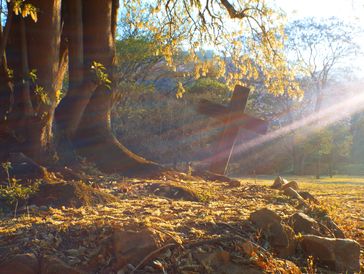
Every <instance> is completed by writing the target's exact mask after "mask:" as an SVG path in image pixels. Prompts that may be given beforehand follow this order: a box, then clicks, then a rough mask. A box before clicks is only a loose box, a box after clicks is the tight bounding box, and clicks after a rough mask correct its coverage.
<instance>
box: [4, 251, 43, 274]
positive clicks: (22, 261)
mask: <svg viewBox="0 0 364 274" xmlns="http://www.w3.org/2000/svg"><path fill="white" fill-rule="evenodd" d="M0 273H1V274H38V273H39V261H38V259H37V257H36V256H35V255H34V254H33V253H28V254H18V255H15V256H14V257H12V258H10V259H8V260H7V261H5V262H4V263H3V264H1V265H0Z"/></svg>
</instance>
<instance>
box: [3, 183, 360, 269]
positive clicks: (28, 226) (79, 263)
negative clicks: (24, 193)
mask: <svg viewBox="0 0 364 274" xmlns="http://www.w3.org/2000/svg"><path fill="white" fill-rule="evenodd" d="M287 179H288V180H293V179H294V180H295V181H297V182H298V184H299V187H300V189H301V190H305V191H309V192H310V193H311V194H313V195H314V196H315V197H316V198H317V199H318V200H319V201H320V205H318V206H315V207H314V208H312V209H311V211H310V214H311V215H312V214H313V215H315V214H317V215H320V214H323V213H328V214H329V216H331V217H332V219H333V220H334V221H335V222H337V224H338V225H339V227H340V228H341V229H343V231H344V233H345V235H346V236H347V237H348V238H352V239H354V240H356V241H358V242H359V243H360V244H361V246H362V250H361V261H362V265H363V263H364V250H363V246H364V178H363V177H360V178H359V177H351V178H349V177H343V176H338V177H335V178H333V179H331V178H324V179H321V180H315V179H313V178H309V177H294V178H287ZM273 180H274V177H273V176H270V177H268V176H267V177H265V176H264V177H258V178H239V181H240V184H238V185H232V184H230V183H227V182H217V181H216V182H211V181H204V180H202V179H201V180H197V179H193V178H192V177H188V176H186V177H183V176H182V177H178V176H175V178H173V177H168V176H167V177H165V178H160V179H158V180H156V179H154V180H139V179H126V178H118V177H101V178H99V181H98V182H97V183H95V186H96V187H97V188H98V190H100V191H103V192H107V193H110V194H113V195H115V196H117V198H118V201H116V202H109V203H106V204H98V205H94V206H82V207H79V208H73V207H64V206H63V207H62V206H61V207H59V208H53V207H47V206H35V205H29V207H28V208H27V209H26V208H24V209H20V210H19V214H18V217H17V218H13V217H12V214H10V215H5V216H3V217H2V218H1V220H0V247H1V248H0V261H1V260H2V259H4V258H5V257H8V256H9V252H10V253H12V254H19V253H26V252H33V253H42V254H52V256H56V257H57V258H59V259H61V260H63V261H65V262H67V263H68V264H69V265H71V266H74V267H79V268H83V267H86V266H87V265H88V264H90V262H91V261H92V260H93V257H94V255H95V254H96V253H97V252H98V250H99V245H100V243H101V242H102V241H104V240H105V239H106V238H107V237H109V236H110V234H111V233H112V231H113V230H114V229H115V228H118V229H119V228H120V229H128V228H130V227H132V228H135V227H138V228H145V227H148V228H152V229H155V230H157V231H160V232H161V233H163V234H164V235H168V237H170V238H171V239H173V241H174V242H176V243H191V242H196V241H206V240H209V239H216V238H219V237H225V238H226V237H233V236H236V235H243V236H244V237H247V238H249V239H250V240H252V241H254V242H256V241H258V240H259V237H260V236H259V231H254V229H253V228H252V227H251V225H249V223H248V221H247V220H248V218H249V215H250V214H251V213H252V212H253V211H255V210H258V209H261V208H269V209H272V210H274V211H275V212H277V213H278V214H279V215H280V216H281V217H282V218H287V217H289V216H290V215H292V214H293V213H295V212H297V209H298V208H299V205H298V203H296V202H295V201H292V200H291V199H290V198H288V197H287V196H284V195H283V194H282V193H280V192H279V191H277V190H273V189H270V188H269V186H271V185H272V183H273ZM163 185H168V187H158V186H163ZM184 191H185V193H186V195H184ZM192 192H193V193H194V194H193V195H192V196H191V193H192ZM174 196H176V199H174ZM189 197H192V198H189ZM184 198H185V199H184ZM224 245H225V246H224ZM228 245H229V244H222V245H220V247H219V248H220V249H222V248H223V249H224V250H231V249H229V248H232V247H231V246H230V247H229V246H228ZM75 250H76V251H75ZM71 251H72V252H71ZM169 252H170V253H171V251H169ZM184 252H185V251H184ZM163 254H164V253H163ZM171 254H172V255H171ZM171 254H169V255H168V254H167V255H166V254H164V255H163V256H167V257H168V256H169V257H170V258H172V257H173V256H174V255H173V252H172V253H171ZM181 254H182V253H181ZM181 254H180V255H179V257H178V260H180V263H179V266H178V267H181V268H180V269H183V267H186V266H189V265H193V264H195V265H196V262H191V261H189V260H188V258H189V257H188V255H186V254H187V253H186V252H185V253H183V254H184V255H183V254H182V255H181ZM183 256H185V257H186V258H184V257H183ZM163 258H164V259H163ZM163 258H162V259H160V260H162V261H163V262H164V263H165V264H172V263H175V262H176V259H175V257H173V258H174V259H173V260H172V259H170V260H168V258H165V257H163ZM183 258H184V259H183ZM111 260H112V258H103V259H102V260H101V261H99V262H98V268H97V270H94V271H93V273H102V270H103V269H105V268H107V266H108V264H110V261H111ZM155 261H156V260H154V261H153V262H154V263H155ZM172 261H173V262H172ZM157 262H159V261H158V260H157ZM181 262H182V263H181ZM295 263H296V264H298V265H299V266H300V268H301V270H303V271H305V261H304V260H302V258H297V259H296V261H295ZM195 267H196V269H199V268H198V267H201V266H195ZM174 269H175V268H174ZM186 269H187V268H186ZM189 271H190V272H183V273H199V271H197V272H196V271H195V272H193V271H192V270H189ZM156 273H158V272H156ZM168 273H169V272H168ZM181 273H182V271H181ZM282 273H284V271H283V272H282Z"/></svg>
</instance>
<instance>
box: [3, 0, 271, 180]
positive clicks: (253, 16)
mask: <svg viewBox="0 0 364 274" xmlns="http://www.w3.org/2000/svg"><path fill="white" fill-rule="evenodd" d="M123 4H124V6H125V9H126V10H128V8H131V9H132V8H133V5H134V6H135V5H139V4H140V1H125V2H124V3H123ZM154 4H155V6H153V7H152V5H146V6H147V7H149V8H153V9H155V10H158V9H159V11H156V14H157V15H156V16H155V17H154V19H153V20H150V22H158V20H159V19H160V20H159V23H161V22H164V23H167V24H163V23H162V24H159V23H158V24H157V23H156V24H157V26H159V27H163V28H164V30H165V39H164V41H165V43H164V45H165V56H168V52H170V51H171V50H173V46H174V45H175V44H176V41H175V40H173V31H174V29H173V28H174V27H175V26H176V25H177V24H179V23H183V24H184V25H186V26H189V29H187V32H186V33H188V34H193V33H195V32H198V33H199V34H200V35H199V36H198V37H199V38H200V39H202V40H204V41H207V40H209V39H210V41H213V40H214V39H216V37H219V35H220V34H221V33H222V32H223V29H224V28H223V27H224V23H223V20H222V18H224V17H227V16H230V17H231V18H237V19H245V20H246V21H247V22H249V24H252V22H254V26H252V25H251V29H255V28H256V29H258V30H259V32H260V36H261V40H262V41H263V42H265V44H264V46H267V45H268V40H271V41H274V39H273V38H274V37H272V33H271V32H269V31H266V29H265V28H264V25H265V24H267V20H270V15H271V14H273V12H272V10H271V9H269V8H268V7H267V6H266V5H265V4H264V3H263V2H260V1H259V0H254V1H238V3H237V5H233V4H232V3H230V2H229V1H226V0H212V1H206V2H202V1H187V0H183V1H177V0H174V1H170V0H168V1H162V0H160V1H156V2H155V3H153V5H154ZM118 8H119V1H118V0H94V1H87V0H26V1H23V0H11V1H8V4H7V10H8V12H7V20H6V25H5V28H4V31H2V30H1V33H0V34H1V35H0V45H1V48H0V49H1V54H0V60H1V61H2V63H1V66H0V68H1V69H0V72H1V73H0V75H1V77H2V79H4V80H2V81H1V82H0V91H1V100H2V101H1V108H2V111H1V113H2V115H3V116H2V118H1V122H0V132H1V133H0V136H1V152H2V153H3V155H2V156H3V158H6V157H7V156H8V154H9V153H11V152H23V153H25V154H27V155H28V156H30V157H32V158H34V159H37V160H38V161H41V162H42V161H43V162H44V159H46V158H45V157H44V155H45V154H47V152H49V149H50V146H51V145H52V144H53V142H54V133H55V132H54V128H55V127H54V125H55V123H54V121H56V125H57V127H56V128H57V131H56V133H57V134H59V135H60V136H62V137H63V138H65V139H67V140H68V141H69V143H70V144H71V145H72V146H71V147H72V149H76V150H77V151H78V152H79V153H81V154H82V155H84V156H86V157H87V159H89V160H91V161H93V162H95V163H96V164H97V166H98V167H99V168H100V169H101V170H103V171H106V172H121V173H123V174H125V175H130V174H135V173H137V174H140V173H141V172H153V171H158V170H160V167H159V166H158V165H156V164H154V163H152V162H150V161H147V160H145V159H143V158H142V157H140V156H138V155H135V154H133V153H132V152H130V151H129V150H127V149H126V148H125V147H124V146H123V145H122V144H120V143H119V141H118V140H117V139H116V138H115V137H114V135H113V134H112V131H111V126H110V113H111V107H112V98H113V96H112V95H113V84H114V83H115V81H113V72H114V64H115V39H116V27H117V15H118ZM191 37H195V36H193V35H191ZM191 39H192V38H191ZM193 39H195V38H193ZM193 39H192V40H193ZM202 40H201V41H202ZM267 50H268V51H269V49H268V47H267ZM67 68H68V73H69V89H68V91H67V93H66V95H65V96H64V98H63V99H62V100H61V102H60V103H59V104H58V102H59V100H60V97H59V90H60V89H61V84H62V80H63V78H64V75H65V72H66V71H67Z"/></svg>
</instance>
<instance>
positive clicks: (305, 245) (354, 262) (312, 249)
mask: <svg viewBox="0 0 364 274" xmlns="http://www.w3.org/2000/svg"><path fill="white" fill-rule="evenodd" d="M301 246H302V249H303V250H304V252H305V254H306V255H307V256H313V257H314V260H317V262H318V263H319V264H321V265H323V266H327V267H329V269H331V270H333V271H336V272H340V273H345V272H359V271H360V245H359V243H358V242H356V241H353V240H349V239H333V238H324V237H319V236H315V235H304V236H303V237H302V241H301Z"/></svg>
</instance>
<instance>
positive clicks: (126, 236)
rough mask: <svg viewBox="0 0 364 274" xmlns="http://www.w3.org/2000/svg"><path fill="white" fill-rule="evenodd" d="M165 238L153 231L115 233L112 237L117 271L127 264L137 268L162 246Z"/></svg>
mask: <svg viewBox="0 0 364 274" xmlns="http://www.w3.org/2000/svg"><path fill="white" fill-rule="evenodd" d="M163 242H165V238H163V236H162V235H161V234H160V233H158V232H157V231H155V230H153V229H149V228H146V229H143V230H140V231H115V232H114V233H113V235H112V246H113V253H114V256H115V258H116V263H115V265H114V266H113V268H114V269H115V270H119V269H121V268H123V267H125V266H126V265H127V264H132V265H134V266H136V265H137V264H138V263H139V262H140V261H141V260H142V259H144V257H145V256H147V255H148V254H149V253H151V252H152V251H155V250H156V249H158V248H159V247H161V246H162V244H163Z"/></svg>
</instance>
